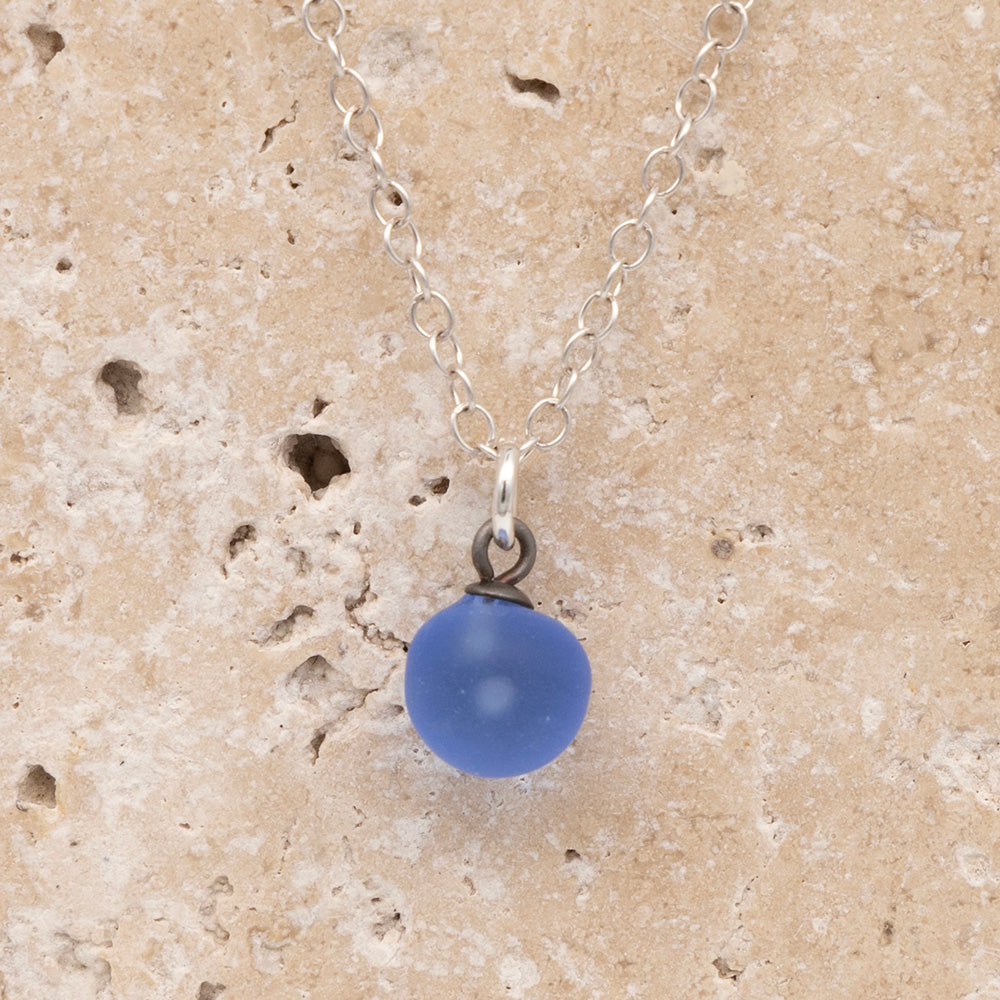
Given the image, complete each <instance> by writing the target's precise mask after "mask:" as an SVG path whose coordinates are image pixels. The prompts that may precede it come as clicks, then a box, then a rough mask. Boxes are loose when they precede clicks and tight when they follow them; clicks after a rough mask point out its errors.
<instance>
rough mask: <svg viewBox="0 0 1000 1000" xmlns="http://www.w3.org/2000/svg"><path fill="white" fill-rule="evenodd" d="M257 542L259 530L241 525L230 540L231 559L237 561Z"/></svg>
mask: <svg viewBox="0 0 1000 1000" xmlns="http://www.w3.org/2000/svg"><path fill="white" fill-rule="evenodd" d="M255 541H257V529H256V528H255V527H254V526H253V525H252V524H241V525H240V526H239V527H238V528H237V529H236V530H235V531H234V532H233V534H232V536H231V537H230V539H229V558H230V559H235V558H236V557H237V556H238V555H239V554H240V553H241V552H242V551H243V550H244V549H245V548H246V547H247V546H248V545H249V544H250V543H251V542H255Z"/></svg>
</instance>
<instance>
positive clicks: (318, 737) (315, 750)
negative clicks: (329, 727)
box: [309, 729, 326, 764]
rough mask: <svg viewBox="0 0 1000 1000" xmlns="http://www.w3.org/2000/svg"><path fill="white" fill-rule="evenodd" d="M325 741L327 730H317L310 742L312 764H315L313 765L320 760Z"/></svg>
mask: <svg viewBox="0 0 1000 1000" xmlns="http://www.w3.org/2000/svg"><path fill="white" fill-rule="evenodd" d="M325 739H326V730H325V729H317V730H316V732H315V734H314V735H313V738H312V739H311V740H310V741H309V746H310V747H311V748H312V754H313V759H312V762H313V764H315V763H316V761H318V760H319V751H320V747H322V746H323V741H324V740H325Z"/></svg>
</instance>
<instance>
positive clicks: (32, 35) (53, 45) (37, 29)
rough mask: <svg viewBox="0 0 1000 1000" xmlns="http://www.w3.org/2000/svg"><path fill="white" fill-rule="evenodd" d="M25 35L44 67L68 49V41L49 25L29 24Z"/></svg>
mask: <svg viewBox="0 0 1000 1000" xmlns="http://www.w3.org/2000/svg"><path fill="white" fill-rule="evenodd" d="M25 34H26V35H27V36H28V41H29V42H31V44H32V45H33V46H34V47H35V54H36V55H37V56H38V58H39V59H40V60H41V62H42V65H43V66H48V64H49V63H50V62H52V60H53V59H55V57H56V56H57V55H58V54H59V53H60V52H62V50H63V49H64V48H66V40H65V39H64V38H63V36H62V35H61V34H59V32H58V31H56V29H55V28H53V27H52V26H51V25H49V24H41V23H35V24H29V25H28V28H27V30H26V31H25Z"/></svg>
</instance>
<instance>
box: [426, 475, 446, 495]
mask: <svg viewBox="0 0 1000 1000" xmlns="http://www.w3.org/2000/svg"><path fill="white" fill-rule="evenodd" d="M450 486H451V480H450V479H449V478H448V477H447V476H437V477H436V478H435V479H428V480H427V488H428V489H429V490H430V491H431V493H433V494H434V496H436V497H442V496H444V495H445V493H447V492H448V489H449V487H450Z"/></svg>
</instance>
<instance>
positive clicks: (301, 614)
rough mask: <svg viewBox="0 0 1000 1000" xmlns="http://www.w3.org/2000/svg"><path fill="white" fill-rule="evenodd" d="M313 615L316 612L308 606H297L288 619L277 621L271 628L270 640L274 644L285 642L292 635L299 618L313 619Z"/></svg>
mask: <svg viewBox="0 0 1000 1000" xmlns="http://www.w3.org/2000/svg"><path fill="white" fill-rule="evenodd" d="M313 614H315V612H314V611H313V609H312V608H310V607H309V605H308V604H296V605H295V607H294V608H292V613H291V614H290V615H289V616H288V617H287V618H282V619H281V621H277V622H275V623H274V624H273V625H272V626H271V633H270V636H269V638H270V639H271V640H272V641H273V642H282V641H284V640H285V639H287V638H288V637H289V636H290V635H291V634H292V631H293V629H294V628H295V625H296V622H297V621H298V620H299V618H312V616H313Z"/></svg>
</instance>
